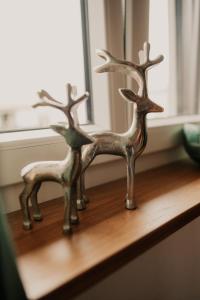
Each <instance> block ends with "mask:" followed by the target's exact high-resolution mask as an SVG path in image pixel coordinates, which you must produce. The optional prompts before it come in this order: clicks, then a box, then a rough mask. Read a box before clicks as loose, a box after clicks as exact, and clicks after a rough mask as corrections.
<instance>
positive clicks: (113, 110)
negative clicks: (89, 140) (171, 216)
mask: <svg viewBox="0 0 200 300" xmlns="http://www.w3.org/2000/svg"><path fill="white" fill-rule="evenodd" d="M133 2H134V1H133ZM139 2H140V3H142V2H143V1H137V3H139ZM88 15H89V25H90V42H91V45H90V53H91V64H92V67H94V66H96V65H98V64H99V63H101V61H100V59H99V58H97V56H96V54H95V48H104V49H108V50H110V51H111V52H112V53H113V54H114V55H115V56H118V57H123V49H122V47H123V42H122V40H123V22H122V14H121V1H116V0H102V1H100V0H97V1H94V0H89V1H88ZM119 23H120V24H121V27H120V28H121V30H120V32H117V33H116V32H115V29H116V24H119ZM124 83H125V79H124V78H122V77H121V76H119V77H118V76H113V75H112V74H95V73H94V72H92V86H93V117H94V124H91V125H84V130H86V131H88V132H96V131H101V130H113V131H117V132H123V131H125V130H126V129H127V126H128V124H127V123H128V122H127V120H128V118H129V111H128V107H127V106H126V105H125V103H124V101H123V100H122V99H121V98H120V97H119V95H118V91H117V90H118V88H119V87H120V86H122V84H124ZM129 119H130V118H129ZM186 121H187V122H200V116H197V115H194V116H184V117H182V116H181V117H174V118H165V119H159V120H158V119H154V120H148V128H149V129H148V131H149V142H148V146H147V148H146V150H145V153H144V154H152V153H154V152H158V151H164V150H167V149H173V148H175V147H178V146H179V145H180V131H181V126H182V124H184V123H185V122H186ZM65 152H66V145H65V142H64V141H63V139H62V138H61V137H60V136H58V135H57V134H56V133H54V132H52V131H51V130H50V129H44V130H33V131H21V132H13V133H2V134H0V166H1V172H0V186H2V187H5V186H10V185H14V184H18V183H20V182H21V181H22V180H21V177H20V170H21V168H22V167H23V166H25V165H26V164H27V163H30V162H32V161H37V160H52V159H63V157H64V155H65ZM115 159H116V158H114V157H112V156H107V157H104V156H100V157H98V158H97V159H96V160H95V164H96V165H98V164H102V163H104V164H105V163H106V162H110V161H113V160H115ZM105 167H106V165H105Z"/></svg>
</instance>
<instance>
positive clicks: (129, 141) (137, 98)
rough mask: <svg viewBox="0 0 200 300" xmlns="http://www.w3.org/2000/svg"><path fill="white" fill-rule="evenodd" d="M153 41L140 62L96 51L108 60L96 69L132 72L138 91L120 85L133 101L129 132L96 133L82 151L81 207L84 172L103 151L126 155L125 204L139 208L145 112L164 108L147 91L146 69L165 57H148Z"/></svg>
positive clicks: (140, 53)
mask: <svg viewBox="0 0 200 300" xmlns="http://www.w3.org/2000/svg"><path fill="white" fill-rule="evenodd" d="M149 52H150V44H149V43H144V48H143V50H141V51H140V52H139V59H140V64H134V63H131V62H128V61H122V60H119V59H117V58H115V57H113V56H112V55H111V54H110V53H109V52H108V51H105V50H97V54H98V55H99V56H100V57H101V58H103V59H104V60H105V63H104V64H102V65H101V66H99V67H97V68H96V72H98V73H102V72H122V73H125V74H126V75H128V76H131V77H132V78H133V79H134V80H135V81H136V82H137V84H138V87H139V89H138V94H137V95H136V94H135V93H134V92H132V91H131V90H129V89H119V92H120V94H121V96H122V97H123V98H124V99H125V100H128V101H130V102H132V103H135V105H134V109H133V120H132V124H131V126H130V128H129V129H128V131H127V132H124V133H122V134H118V133H113V132H106V133H100V134H94V135H93V137H94V138H95V142H94V143H93V144H90V145H87V146H85V147H84V149H83V154H82V166H83V169H82V175H81V178H80V180H79V184H78V199H77V205H78V208H79V209H83V208H84V207H85V199H86V196H85V187H84V172H85V170H86V169H87V168H88V166H89V165H90V164H91V162H92V161H93V159H94V158H95V156H97V155H100V154H112V155H116V156H121V157H124V158H125V160H126V164H127V195H126V208H127V209H134V208H136V206H137V204H136V200H135V197H134V171H135V160H136V159H137V158H138V156H139V155H140V154H141V153H142V152H143V150H144V148H145V146H146V143H147V129H146V115H147V114H148V113H150V112H162V111H163V108H162V107H160V106H159V105H157V104H156V103H154V102H153V101H151V100H150V99H149V97H148V92H147V78H146V73H147V71H148V70H149V69H150V68H151V67H153V66H154V65H156V64H158V63H160V62H161V61H162V60H163V56H159V57H158V58H156V59H154V60H150V58H149Z"/></svg>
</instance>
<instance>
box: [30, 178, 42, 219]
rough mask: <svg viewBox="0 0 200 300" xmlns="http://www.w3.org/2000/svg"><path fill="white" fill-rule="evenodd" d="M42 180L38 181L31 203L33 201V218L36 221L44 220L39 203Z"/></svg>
mask: <svg viewBox="0 0 200 300" xmlns="http://www.w3.org/2000/svg"><path fill="white" fill-rule="evenodd" d="M41 184H42V183H41V182H37V183H36V184H35V186H34V188H33V191H32V193H31V197H30V198H31V203H32V207H33V219H34V220H35V221H42V214H41V211H40V208H39V205H38V198H37V195H38V191H39V189H40V187H41Z"/></svg>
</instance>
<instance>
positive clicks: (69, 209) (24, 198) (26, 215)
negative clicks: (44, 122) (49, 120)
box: [20, 84, 94, 233]
mask: <svg viewBox="0 0 200 300" xmlns="http://www.w3.org/2000/svg"><path fill="white" fill-rule="evenodd" d="M72 94H73V91H72V86H71V85H70V84H67V96H68V104H67V105H66V104H63V103H61V102H59V101H57V100H55V99H53V98H52V97H51V96H50V95H49V94H48V93H47V92H46V91H44V90H42V91H41V92H39V97H40V98H41V99H42V101H41V102H39V103H36V104H35V105H34V107H37V106H51V107H54V108H57V109H59V110H61V111H63V112H64V114H65V115H66V117H67V119H68V124H66V123H58V124H57V125H52V126H51V128H52V129H54V130H55V131H56V132H58V133H59V134H61V135H62V136H63V137H64V138H65V140H66V142H67V144H68V145H69V150H68V152H67V155H66V158H65V159H64V160H63V161H42V162H36V163H31V164H29V165H27V166H26V167H25V168H23V169H22V171H21V176H22V177H23V180H24V183H25V187H24V190H23V191H22V193H21V194H20V204H21V208H22V212H23V227H24V229H27V230H28V229H30V228H31V218H30V212H29V205H28V204H29V203H28V202H29V198H30V199H31V202H32V207H33V218H34V220H35V221H40V220H41V219H42V216H41V213H40V209H39V206H38V202H37V193H38V191H39V189H40V187H41V184H42V182H44V181H55V182H57V183H59V184H61V185H62V187H63V189H64V201H65V210H64V225H63V232H64V233H69V232H70V231H71V223H77V222H78V215H77V208H76V198H77V196H76V184H77V182H76V181H77V178H78V177H79V175H80V172H81V147H82V146H83V145H86V144H89V143H92V142H93V141H94V139H93V138H92V137H89V136H88V135H87V134H86V133H85V132H83V131H81V130H80V129H79V127H78V126H77V124H76V123H75V121H74V119H73V116H72V110H73V109H74V108H75V107H76V106H77V105H78V104H79V103H80V102H81V101H83V100H86V99H87V98H88V93H85V94H84V95H82V96H81V97H79V98H77V99H74V98H73V96H72Z"/></svg>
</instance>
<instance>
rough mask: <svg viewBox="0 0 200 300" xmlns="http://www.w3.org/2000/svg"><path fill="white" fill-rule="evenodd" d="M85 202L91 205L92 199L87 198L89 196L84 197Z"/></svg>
mask: <svg viewBox="0 0 200 300" xmlns="http://www.w3.org/2000/svg"><path fill="white" fill-rule="evenodd" d="M83 201H84V202H85V203H89V202H90V199H89V198H88V197H87V196H85V195H84V196H83Z"/></svg>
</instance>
